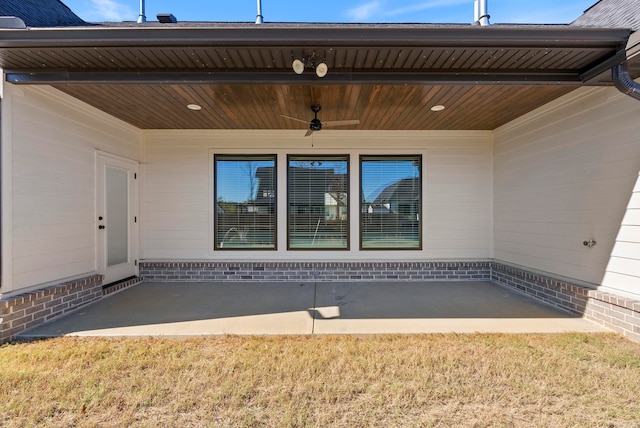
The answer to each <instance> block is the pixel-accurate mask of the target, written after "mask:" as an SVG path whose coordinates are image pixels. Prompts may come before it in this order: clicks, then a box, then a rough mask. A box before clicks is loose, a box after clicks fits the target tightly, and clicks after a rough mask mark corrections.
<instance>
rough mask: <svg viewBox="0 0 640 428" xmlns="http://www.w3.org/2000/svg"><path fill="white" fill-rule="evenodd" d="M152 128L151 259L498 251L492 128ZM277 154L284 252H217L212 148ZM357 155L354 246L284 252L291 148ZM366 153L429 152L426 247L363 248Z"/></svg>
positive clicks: (481, 254) (148, 160)
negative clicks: (307, 132)
mask: <svg viewBox="0 0 640 428" xmlns="http://www.w3.org/2000/svg"><path fill="white" fill-rule="evenodd" d="M303 135H304V130H296V131H180V130H174V131H164V130H162V131H146V132H145V133H144V159H143V171H144V179H143V186H144V190H143V194H142V206H141V210H142V211H141V216H142V218H143V221H142V237H141V238H142V245H141V251H142V254H141V257H142V258H143V259H146V260H247V261H250V260H263V261H271V260H283V261H292V260H297V261H303V260H309V261H320V260H326V261H345V260H366V261H376V260H380V261H391V260H402V261H405V260H406V261H409V260H412V261H413V260H443V259H446V260H457V259H472V260H479V259H487V258H490V257H491V255H492V254H491V248H492V243H491V240H492V221H493V218H492V209H493V207H492V202H491V201H492V192H493V190H492V175H493V164H492V145H491V139H490V136H491V134H490V133H488V132H412V131H402V132H398V131H387V132H370V131H334V130H323V131H321V132H319V133H315V134H314V135H313V137H304V136H303ZM214 153H234V154H238V153H268V154H277V155H278V195H279V198H278V208H279V210H278V211H279V217H278V250H277V251H215V252H214V251H213V249H212V248H213V154H214ZM287 154H297V155H300V154H350V156H351V157H350V160H351V161H350V174H351V177H350V178H351V199H350V204H351V207H350V209H351V215H350V219H351V249H350V251H348V252H344V251H322V252H310V251H287V250H286V155H287ZM360 154H422V155H423V198H424V215H423V220H424V229H423V249H422V250H421V251H385V252H382V251H360V250H359V249H358V246H359V245H358V242H359V241H358V209H359V192H358V189H359V185H358V178H359V171H358V167H359V165H358V161H359V157H358V156H359V155H360Z"/></svg>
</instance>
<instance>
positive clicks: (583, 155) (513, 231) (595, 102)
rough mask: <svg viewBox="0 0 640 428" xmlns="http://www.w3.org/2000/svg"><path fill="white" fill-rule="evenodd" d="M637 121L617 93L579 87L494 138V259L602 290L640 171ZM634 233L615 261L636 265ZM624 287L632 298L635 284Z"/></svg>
mask: <svg viewBox="0 0 640 428" xmlns="http://www.w3.org/2000/svg"><path fill="white" fill-rule="evenodd" d="M638 117H640V103H639V102H637V101H635V100H633V99H631V98H630V97H627V96H625V95H623V94H621V93H619V92H618V91H617V90H615V89H613V88H596V89H587V88H583V89H579V90H576V91H574V92H572V93H571V94H568V95H567V96H565V97H563V98H561V99H559V100H556V101H554V102H552V103H550V104H549V105H547V106H545V107H543V108H541V109H538V110H537V111H534V112H532V113H530V114H528V115H526V116H524V117H522V118H520V119H518V120H516V121H514V122H512V123H510V124H508V125H506V126H504V127H502V128H500V129H498V130H496V132H495V135H494V142H495V147H494V151H495V157H494V163H495V175H494V190H495V206H494V210H495V232H494V245H495V258H496V259H498V260H502V261H505V262H508V263H512V264H517V265H521V266H525V267H527V268H530V269H534V270H540V271H543V272H549V273H552V274H555V275H559V276H563V277H568V278H572V279H575V280H579V281H584V282H587V283H591V284H596V285H600V284H601V283H602V280H603V277H604V275H605V269H606V266H607V264H608V262H609V259H610V257H611V255H612V249H613V248H614V242H615V240H616V236H617V235H618V233H619V232H620V231H621V229H620V227H621V224H623V223H622V221H623V217H624V215H625V209H626V207H627V205H628V202H629V198H630V196H631V194H632V189H633V188H634V185H635V183H636V179H637V177H638V172H639V169H640V121H638ZM627 215H628V216H629V218H628V220H626V221H625V223H624V227H626V226H631V225H632V224H636V225H637V224H640V223H638V222H634V220H633V216H634V213H632V212H629V213H628V214H627ZM636 220H637V219H636ZM623 230H626V229H623ZM632 235H633V236H634V237H631V238H629V239H630V240H632V241H633V240H635V242H620V243H618V244H617V245H616V249H615V250H614V255H617V256H621V257H625V258H628V259H630V260H632V259H633V260H635V263H636V267H637V263H638V259H639V258H640V251H639V248H640V247H638V239H637V238H638V236H637V234H630V235H629V236H632ZM589 239H593V240H595V241H596V242H597V244H596V245H595V246H594V247H592V248H588V247H586V246H584V245H583V242H584V241H585V240H589ZM614 266H616V269H617V268H618V266H619V265H618V264H616V263H614ZM630 266H631V265H630V264H629V265H627V266H626V267H621V268H620V269H621V270H626V269H627V268H628V267H630ZM611 286H612V287H613V285H611ZM624 288H626V289H629V290H630V289H634V292H635V293H639V292H640V283H638V281H637V277H636V278H635V280H633V281H630V282H628V283H627V284H626V285H624Z"/></svg>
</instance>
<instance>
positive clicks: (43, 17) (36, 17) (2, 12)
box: [0, 0, 87, 27]
mask: <svg viewBox="0 0 640 428" xmlns="http://www.w3.org/2000/svg"><path fill="white" fill-rule="evenodd" d="M0 16H16V17H18V18H20V19H22V20H23V21H24V23H25V24H26V25H27V26H28V27H62V26H65V27H66V26H76V25H87V24H86V22H84V21H83V20H82V19H80V17H78V15H76V14H75V13H73V12H72V11H71V9H69V8H68V7H67V6H66V5H65V4H63V3H62V2H61V1H60V0H2V1H0Z"/></svg>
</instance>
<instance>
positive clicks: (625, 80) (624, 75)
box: [611, 31, 640, 101]
mask: <svg viewBox="0 0 640 428" xmlns="http://www.w3.org/2000/svg"><path fill="white" fill-rule="evenodd" d="M626 54H627V55H626V56H627V59H626V60H625V61H624V62H622V63H620V64H618V65H616V66H614V67H613V68H612V69H611V79H612V80H613V84H614V85H615V86H616V88H618V90H619V91H620V92H622V93H623V94H625V95H629V96H630V97H632V98H635V99H636V100H638V101H640V83H637V82H636V81H634V80H633V78H632V77H631V75H630V74H629V71H628V70H627V61H629V59H631V58H633V57H635V56H636V55H639V54H640V31H637V32H635V33H633V34H632V35H631V37H629V41H628V42H627V47H626Z"/></svg>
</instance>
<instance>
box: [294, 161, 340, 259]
mask: <svg viewBox="0 0 640 428" xmlns="http://www.w3.org/2000/svg"><path fill="white" fill-rule="evenodd" d="M287 189H288V202H287V204H288V217H287V226H288V243H289V248H292V249H348V248H349V218H348V215H349V175H348V158H347V156H289V162H288V170H287Z"/></svg>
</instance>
